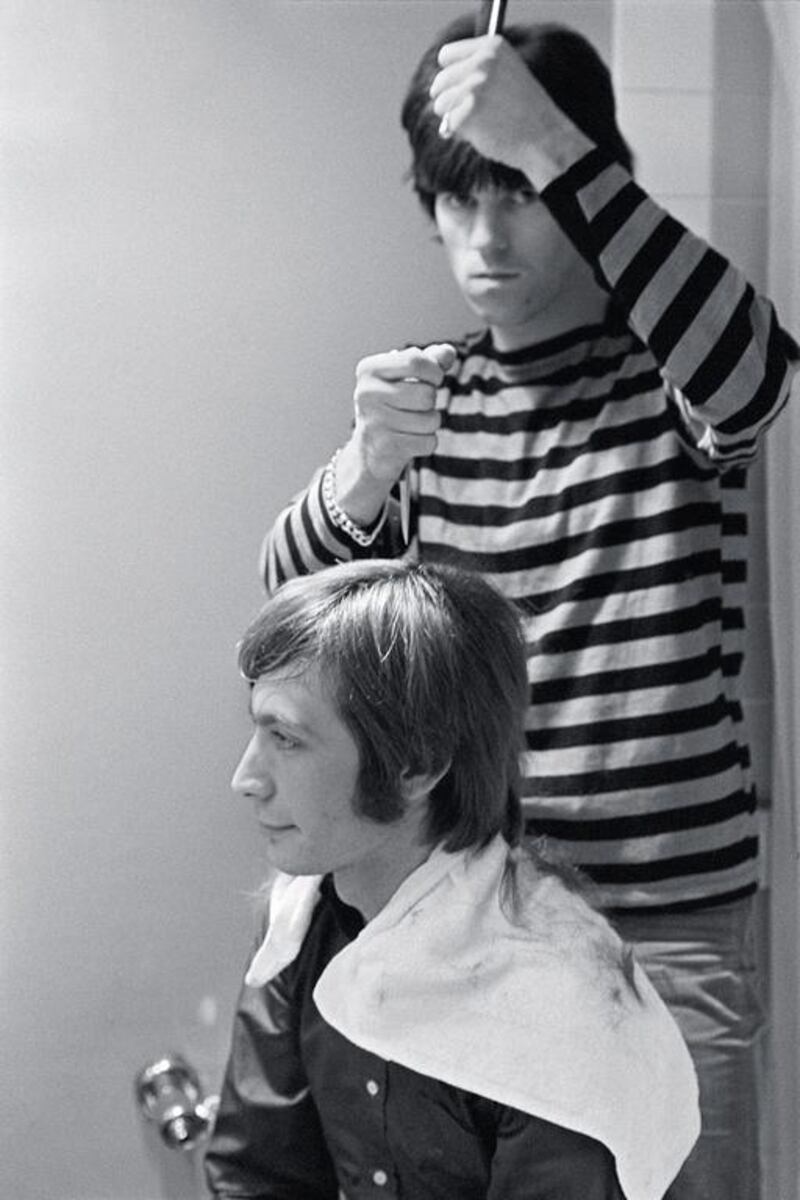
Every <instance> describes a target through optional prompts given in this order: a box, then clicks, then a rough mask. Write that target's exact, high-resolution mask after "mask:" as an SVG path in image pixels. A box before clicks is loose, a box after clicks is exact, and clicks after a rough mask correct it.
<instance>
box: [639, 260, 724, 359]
mask: <svg viewBox="0 0 800 1200" xmlns="http://www.w3.org/2000/svg"><path fill="white" fill-rule="evenodd" d="M727 265H728V264H727V262H726V260H725V259H724V258H723V257H722V255H721V254H718V253H717V251H716V250H714V249H712V248H711V247H710V246H709V247H708V248H707V249H706V251H705V253H704V254H703V257H702V258H701V259H700V262H699V263H698V264H697V266H696V267H695V268H694V270H693V271H692V273H691V274H690V276H689V278H688V279H687V280H686V282H685V283H684V284H683V286H682V287H681V288H680V289H679V291H678V292H677V294H676V295H675V297H674V299H673V300H672V301H671V302H670V303H669V304H668V305H667V307H666V309H665V310H664V312H663V313H662V314H661V316H660V317H659V319H658V321H657V322H656V324H655V325H654V327H653V330H652V332H651V334H650V337H649V338H648V342H649V344H650V348H651V350H652V351H653V354H654V355H655V357H656V359H657V360H658V362H660V363H666V362H667V360H668V359H669V356H670V354H671V353H672V351H673V350H674V349H675V347H676V346H677V345H678V343H679V342H680V341H681V340H682V339H683V337H684V336H685V334H686V331H687V330H688V329H689V326H690V325H691V324H692V322H693V321H694V320H695V318H696V317H697V315H698V313H699V312H700V309H701V308H702V307H703V305H704V304H705V302H706V300H708V298H709V296H710V295H711V293H712V292H713V291H714V289H715V287H716V286H717V284H718V283H719V281H720V280H721V279H722V277H723V275H724V274H725V271H726V268H727Z"/></svg>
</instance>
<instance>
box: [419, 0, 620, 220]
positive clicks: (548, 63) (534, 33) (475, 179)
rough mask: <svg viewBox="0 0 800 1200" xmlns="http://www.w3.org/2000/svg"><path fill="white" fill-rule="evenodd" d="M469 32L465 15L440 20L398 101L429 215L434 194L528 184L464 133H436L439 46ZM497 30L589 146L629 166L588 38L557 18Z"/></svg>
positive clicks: (601, 67)
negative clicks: (439, 28) (433, 94)
mask: <svg viewBox="0 0 800 1200" xmlns="http://www.w3.org/2000/svg"><path fill="white" fill-rule="evenodd" d="M473 35H474V18H473V17H471V16H464V17H458V18H457V19H456V20H455V21H452V22H451V23H450V24H449V25H448V26H446V28H445V29H443V30H442V31H441V33H440V34H439V36H438V37H437V38H436V41H435V42H434V43H433V45H431V46H430V47H429V48H428V50H426V51H425V54H424V55H423V56H422V58H421V60H420V62H419V65H418V66H417V69H416V71H415V72H414V75H413V77H412V79H411V83H410V85H409V88H408V92H407V93H406V98H405V100H404V102H403V108H402V114H401V121H402V124H403V128H404V129H405V131H406V133H407V134H408V139H409V141H410V143H411V152H412V165H411V170H410V172H409V174H410V176H411V178H412V180H413V183H414V190H415V191H416V193H417V195H418V196H419V199H420V201H421V203H422V206H423V208H424V209H425V210H426V212H427V213H428V215H429V216H433V210H434V201H435V198H436V195H437V193H439V192H452V193H454V194H455V195H457V196H467V195H469V193H470V192H472V191H474V190H475V189H479V188H483V187H488V186H495V187H502V188H507V189H509V190H511V191H516V190H519V189H521V188H524V187H529V186H530V183H529V181H528V179H527V178H526V177H525V176H524V175H523V174H522V173H521V172H520V171H517V170H515V169H514V168H512V167H507V166H505V165H503V164H502V163H499V162H494V161H493V160H491V159H488V158H484V157H483V156H482V155H480V154H479V153H478V152H477V151H476V150H474V149H473V148H472V146H470V145H469V143H468V142H466V141H464V140H463V139H461V138H458V137H455V138H450V139H447V140H445V139H443V138H441V137H440V136H439V118H438V117H437V116H436V114H435V113H434V111H433V106H432V103H431V98H430V95H429V89H430V86H431V83H432V82H433V78H434V76H435V75H436V73H437V71H438V70H439V65H438V61H437V56H438V54H439V50H440V49H441V47H442V46H444V45H445V44H446V43H447V42H453V41H458V40H460V39H461V38H468V37H472V36H473ZM503 36H504V37H505V39H506V41H508V42H509V43H510V44H511V45H512V46H514V47H515V49H516V50H517V51H518V52H519V54H520V55H521V56H522V58H523V60H524V61H525V63H526V64H527V65H528V67H529V69H530V71H531V73H532V74H533V75H535V76H536V78H537V79H538V81H539V83H541V84H542V86H543V87H544V88H545V90H546V91H547V92H548V94H549V95H550V97H551V98H552V99H553V100H554V101H555V103H556V104H557V105H558V106H559V108H561V109H562V110H563V111H564V112H565V113H566V114H567V116H568V117H570V118H571V119H572V120H573V121H574V122H575V124H576V125H577V126H578V127H579V128H580V129H582V130H583V132H584V133H585V134H586V135H587V137H589V138H591V139H592V141H593V142H594V143H595V145H597V146H599V147H600V148H601V149H603V150H605V151H606V153H608V154H610V155H611V157H612V158H613V159H614V160H615V161H617V162H620V163H622V165H623V166H625V167H627V169H628V170H632V169H633V155H632V153H631V149H630V147H629V146H628V143H627V142H626V141H625V139H624V138H623V136H622V134H621V133H620V131H619V127H618V125H617V118H616V103H615V100H614V89H613V86H612V83H611V75H610V74H609V71H608V67H607V66H606V65H605V63H604V62H603V60H602V58H601V57H600V55H599V54H598V53H597V51H596V50H595V48H594V46H592V44H591V42H589V41H587V40H586V38H585V37H583V35H582V34H580V33H577V32H576V31H575V30H574V29H569V28H568V27H567V26H565V25H558V24H555V23H541V24H533V25H511V26H509V27H508V28H507V29H505V30H504V33H503Z"/></svg>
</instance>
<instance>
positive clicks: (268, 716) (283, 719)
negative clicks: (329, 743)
mask: <svg viewBox="0 0 800 1200" xmlns="http://www.w3.org/2000/svg"><path fill="white" fill-rule="evenodd" d="M247 710H248V712H249V714H250V720H251V721H252V722H253V724H254V725H256V726H258V728H259V729H268V728H269V727H270V726H272V725H285V726H286V728H287V729H293V730H295V731H296V732H297V733H303V734H305V735H306V736H310V735H311V732H312V731H311V729H310V728H309V727H308V726H307V725H304V724H303V723H302V722H301V721H294V720H292V718H291V717H287V716H285V715H284V714H283V713H281V712H275V711H274V710H272V709H267V710H266V711H265V712H260V713H254V712H253V694H252V692H251V693H250V699H249V701H248V704H247Z"/></svg>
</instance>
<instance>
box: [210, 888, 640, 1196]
mask: <svg viewBox="0 0 800 1200" xmlns="http://www.w3.org/2000/svg"><path fill="white" fill-rule="evenodd" d="M362 927H363V921H362V919H361V916H360V914H359V913H358V912H357V911H356V910H355V909H353V908H350V907H349V906H348V905H345V904H343V903H342V902H341V901H340V900H339V899H338V897H337V896H336V893H335V891H334V890H333V886H332V884H331V882H330V880H327V879H326V880H325V881H324V882H323V889H322V897H321V899H320V902H319V904H318V905H317V908H316V910H315V913H314V917H313V920H312V923H311V927H310V929H309V931H308V933H307V935H306V938H305V941H304V942H303V946H302V949H301V951H300V954H299V955H298V957H297V959H295V961H294V962H293V963H291V964H290V966H288V967H286V968H285V969H284V970H283V971H282V972H280V974H279V975H278V976H276V978H275V979H273V980H272V981H271V982H270V983H269V984H268V985H267V986H266V987H263V988H252V987H247V986H245V987H244V988H243V991H242V995H241V999H240V1003H239V1007H238V1009H237V1013H236V1019H235V1023H234V1031H233V1043H232V1047H231V1054H230V1058H229V1061H228V1066H227V1071H226V1075H225V1080H224V1085H223V1089H222V1096H221V1100H220V1108H219V1112H218V1115H217V1120H216V1126H215V1130H214V1134H213V1137H212V1139H211V1142H210V1145H209V1149H208V1152H207V1155H206V1172H207V1176H208V1180H209V1183H210V1186H211V1189H212V1191H213V1192H214V1194H215V1195H218V1196H225V1197H247V1198H248V1200H256V1198H258V1200H268V1198H269V1200H336V1197H337V1196H338V1194H339V1189H340V1188H341V1190H342V1192H343V1193H344V1194H345V1196H346V1197H347V1200H365V1198H366V1197H370V1200H376V1198H378V1197H387V1198H388V1197H392V1198H395V1197H397V1198H398V1200H624V1197H623V1193H622V1191H621V1189H620V1187H619V1184H618V1182H617V1177H616V1172H615V1169H614V1160H613V1157H612V1155H611V1153H610V1151H609V1150H608V1149H607V1148H606V1147H605V1146H603V1145H602V1144H601V1143H600V1142H597V1141H595V1140H594V1139H592V1138H588V1137H585V1136H584V1135H582V1134H579V1133H576V1132H574V1131H573V1130H570V1129H565V1128H562V1127H561V1126H559V1125H554V1124H552V1123H551V1122H549V1121H544V1120H541V1119H539V1118H537V1117H533V1116H529V1115H528V1114H527V1113H523V1112H520V1111H519V1110H518V1109H514V1108H511V1107H509V1106H507V1105H503V1104H497V1103H495V1102H493V1101H490V1100H487V1099H485V1098H483V1097H481V1096H477V1095H475V1094H473V1093H471V1092H467V1091H464V1090H463V1089H461V1088H456V1087H451V1086H449V1085H447V1084H444V1083H441V1082H439V1081H438V1080H436V1079H432V1078H429V1077H428V1076H425V1075H420V1074H418V1073H417V1072H415V1071H411V1070H408V1069H407V1068H406V1067H403V1066H400V1065H399V1064H397V1063H393V1062H387V1061H385V1060H384V1059H382V1058H378V1057H377V1056H376V1055H374V1054H368V1053H367V1052H366V1051H364V1050H361V1049H359V1047H357V1046H355V1045H353V1043H352V1042H350V1041H348V1040H347V1039H346V1038H344V1037H342V1036H341V1034H339V1033H337V1031H336V1030H335V1029H333V1028H332V1027H331V1026H330V1025H328V1024H327V1023H326V1022H325V1021H324V1020H323V1019H322V1017H321V1016H320V1013H319V1012H318V1010H317V1007H316V1005H315V1003H314V1000H313V996H312V992H313V989H314V985H315V984H316V982H317V979H318V978H319V976H320V975H321V974H322V971H323V970H324V968H325V966H326V965H327V964H328V962H330V960H331V959H332V958H333V957H334V955H336V954H337V953H338V952H339V951H340V950H341V949H343V947H344V946H346V945H347V943H348V942H350V941H352V939H353V938H354V937H355V936H356V935H357V934H358V932H359V930H360V929H361V928H362ZM610 1102H613V1098H611V1100H610Z"/></svg>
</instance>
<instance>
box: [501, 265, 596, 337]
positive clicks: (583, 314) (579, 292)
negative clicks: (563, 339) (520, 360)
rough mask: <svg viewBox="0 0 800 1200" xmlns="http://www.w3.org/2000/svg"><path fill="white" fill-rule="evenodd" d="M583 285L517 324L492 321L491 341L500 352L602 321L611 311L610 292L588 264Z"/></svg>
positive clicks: (583, 277)
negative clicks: (596, 278) (599, 282)
mask: <svg viewBox="0 0 800 1200" xmlns="http://www.w3.org/2000/svg"><path fill="white" fill-rule="evenodd" d="M581 275H582V278H581V280H580V286H578V287H574V288H572V289H571V290H570V292H569V294H568V295H564V296H561V297H559V301H558V303H556V304H553V305H551V306H550V307H549V308H545V309H543V310H542V311H541V312H538V313H537V314H536V315H535V316H534V317H531V318H530V320H528V321H521V322H520V323H519V324H518V325H509V324H503V325H490V327H489V328H490V329H491V331H492V341H493V342H494V346H495V349H496V350H500V351H501V352H506V351H512V350H522V349H523V348H524V347H525V346H535V345H536V343H537V342H546V341H549V339H550V338H554V337H558V336H559V335H560V334H562V333H569V332H570V331H571V330H573V329H579V328H581V326H583V325H600V324H602V322H603V321H604V320H605V317H606V313H607V312H608V293H607V292H605V291H604V290H603V289H602V288H601V287H600V285H599V284H598V283H597V281H596V280H595V278H594V275H592V273H591V270H590V268H589V267H585V270H584V271H582V272H581Z"/></svg>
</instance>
